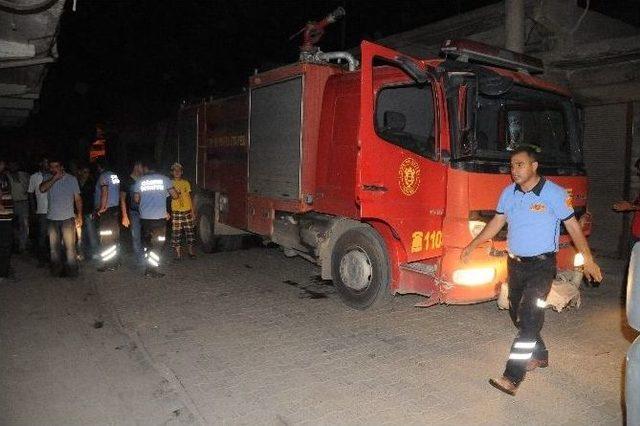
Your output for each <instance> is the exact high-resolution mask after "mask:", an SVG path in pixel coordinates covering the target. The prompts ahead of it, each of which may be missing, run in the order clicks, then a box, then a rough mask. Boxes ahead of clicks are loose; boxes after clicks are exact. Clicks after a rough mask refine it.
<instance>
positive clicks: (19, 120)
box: [0, 115, 27, 127]
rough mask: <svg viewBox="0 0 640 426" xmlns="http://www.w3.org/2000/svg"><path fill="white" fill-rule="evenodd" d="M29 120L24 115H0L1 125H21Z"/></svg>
mask: <svg viewBox="0 0 640 426" xmlns="http://www.w3.org/2000/svg"><path fill="white" fill-rule="evenodd" d="M26 122H27V119H26V118H23V117H2V116H1V115H0V127H20V126H22V125H24V124H25V123H26Z"/></svg>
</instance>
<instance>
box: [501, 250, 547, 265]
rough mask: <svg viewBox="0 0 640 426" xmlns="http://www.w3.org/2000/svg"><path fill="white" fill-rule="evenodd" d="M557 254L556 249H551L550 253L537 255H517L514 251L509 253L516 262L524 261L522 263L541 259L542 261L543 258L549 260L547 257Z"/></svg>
mask: <svg viewBox="0 0 640 426" xmlns="http://www.w3.org/2000/svg"><path fill="white" fill-rule="evenodd" d="M555 255H556V252H554V251H550V252H548V253H542V254H538V255H536V256H516V255H515V254H513V253H509V257H510V258H512V259H513V260H515V261H516V262H522V263H530V262H539V261H542V260H547V259H550V258H552V257H555Z"/></svg>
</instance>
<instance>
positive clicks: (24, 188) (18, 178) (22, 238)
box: [7, 161, 29, 253]
mask: <svg viewBox="0 0 640 426" xmlns="http://www.w3.org/2000/svg"><path fill="white" fill-rule="evenodd" d="M7 177H8V178H9V182H10V183H11V197H12V198H13V214H14V221H15V223H16V230H15V232H16V240H17V241H16V243H17V244H18V252H19V253H22V252H24V251H26V250H27V241H28V240H29V195H28V189H29V175H28V174H27V173H25V172H23V171H21V170H20V164H19V163H18V162H17V161H11V162H10V163H9V173H7Z"/></svg>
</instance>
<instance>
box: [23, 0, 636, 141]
mask: <svg viewBox="0 0 640 426" xmlns="http://www.w3.org/2000/svg"><path fill="white" fill-rule="evenodd" d="M581 1H582V4H581V6H584V2H585V1H584V0H581ZM496 2H497V0H431V1H427V0H422V1H409V0H396V1H386V0H382V1H377V2H373V1H357V0H333V1H256V0H236V1H220V0H164V1H163V0H108V1H107V0H78V1H77V11H76V12H72V11H71V4H72V1H67V4H66V10H65V12H64V13H63V16H62V19H61V21H60V27H59V38H58V51H59V59H58V61H57V62H56V63H55V64H53V65H52V66H51V67H50V69H49V72H48V75H47V78H46V80H45V83H44V86H43V90H42V93H41V99H40V112H39V114H37V115H36V116H35V117H34V118H33V119H32V120H31V122H30V124H29V126H27V128H25V129H23V130H22V131H21V132H22V133H25V132H26V133H28V134H29V135H30V139H33V140H35V139H38V140H44V141H46V143H48V144H52V145H64V144H65V143H66V142H65V141H70V140H77V139H78V138H80V137H84V138H90V137H92V133H93V131H94V129H95V124H96V123H109V124H110V125H122V124H132V123H150V122H154V121H156V120H158V119H160V118H162V117H165V116H167V115H168V114H171V113H172V111H175V109H176V106H177V105H178V103H179V102H180V101H181V100H195V99H201V98H203V97H209V96H214V97H216V96H223V95H228V94H233V93H237V92H238V91H240V90H242V87H243V86H244V85H245V84H246V81H247V77H248V76H249V75H250V74H251V73H252V72H253V70H254V69H256V68H257V69H260V70H264V69H268V68H273V67H275V66H278V65H281V64H286V63H291V62H295V61H296V60H297V56H298V46H299V44H300V38H296V39H295V40H292V41H290V40H289V37H290V36H291V35H292V34H294V33H296V32H297V31H298V30H299V29H300V28H301V27H302V26H303V25H304V24H305V23H306V22H307V21H309V20H314V21H317V20H320V19H321V18H322V17H324V16H325V15H326V14H327V13H329V12H331V11H332V10H333V9H335V8H336V7H337V6H343V7H344V8H345V9H346V10H347V16H346V18H343V20H342V21H340V22H338V23H337V24H334V25H333V26H332V27H330V28H328V30H327V33H326V35H325V38H324V39H323V41H322V42H321V43H320V46H321V48H322V50H324V51H333V50H342V49H344V48H346V49H349V48H351V47H354V46H357V45H358V44H359V42H360V41H361V40H362V39H368V40H376V39H378V38H381V37H385V36H388V35H390V34H394V33H398V32H401V31H405V30H409V29H412V28H416V27H419V26H421V25H425V24H427V23H429V22H433V21H437V20H441V19H444V18H446V17H449V16H453V15H456V14H458V13H462V12H465V11H468V10H471V9H475V8H478V7H482V6H485V5H488V4H492V3H496ZM632 3H635V2H634V1H628V0H627V1H625V0H594V1H592V2H591V8H592V9H594V10H598V11H600V12H604V13H607V14H608V15H610V16H613V17H616V18H618V19H623V20H627V21H628V22H630V23H634V24H636V25H638V24H640V8H638V7H630V4H632Z"/></svg>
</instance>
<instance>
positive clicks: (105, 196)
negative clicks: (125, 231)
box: [94, 158, 120, 272]
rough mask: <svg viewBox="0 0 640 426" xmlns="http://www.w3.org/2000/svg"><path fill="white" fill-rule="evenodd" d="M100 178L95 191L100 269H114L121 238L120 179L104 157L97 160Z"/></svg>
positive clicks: (101, 270) (102, 270) (116, 263)
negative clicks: (119, 218) (119, 215)
mask: <svg viewBox="0 0 640 426" xmlns="http://www.w3.org/2000/svg"><path fill="white" fill-rule="evenodd" d="M96 167H97V170H98V179H97V180H96V188H95V192H94V206H95V209H96V213H95V214H96V216H97V217H98V230H99V231H98V235H99V237H100V260H101V262H102V265H101V266H100V267H99V268H98V271H100V272H105V271H112V270H115V269H116V268H117V265H118V242H119V240H120V221H119V220H118V206H119V204H120V179H119V178H118V175H117V174H115V173H114V172H112V171H111V170H110V169H109V168H108V167H107V163H106V161H105V160H104V158H98V159H97V161H96Z"/></svg>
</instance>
